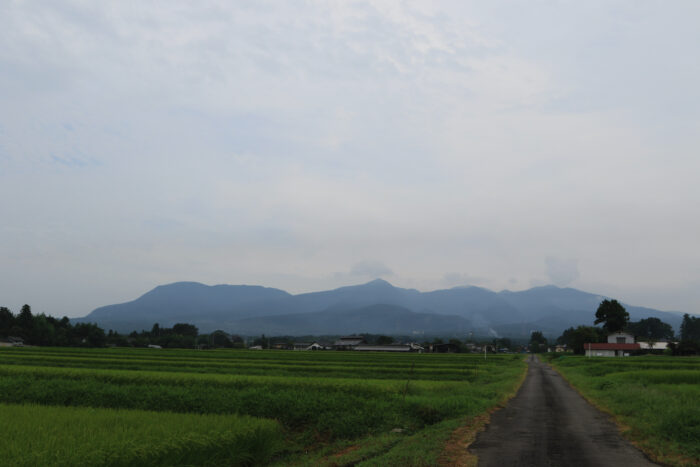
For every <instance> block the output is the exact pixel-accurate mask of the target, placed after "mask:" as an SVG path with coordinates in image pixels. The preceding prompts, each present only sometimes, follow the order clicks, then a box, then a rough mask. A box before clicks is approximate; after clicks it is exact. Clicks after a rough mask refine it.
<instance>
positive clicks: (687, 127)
mask: <svg viewBox="0 0 700 467" xmlns="http://www.w3.org/2000/svg"><path fill="white" fill-rule="evenodd" d="M698 18H700V2H698V1H696V0H688V1H681V0H678V1H673V2H668V1H643V0H630V1H610V0H604V1H585V2H582V1H573V0H572V1H561V2H557V1H518V2H516V1H512V2H501V1H473V2H467V1H464V0H458V1H454V2H425V1H415V2H401V1H369V2H364V1H359V2H357V1H353V2H316V1H299V2H262V1H260V0H253V1H250V2H245V1H236V2H227V1H197V2H192V1H174V0H167V1H162V2H150V1H139V2H122V1H114V2H106V1H105V2H102V1H100V2H94V1H75V2H70V1H55V0H47V1H14V0H6V1H2V2H0V190H1V193H2V198H1V201H0V305H4V306H8V307H10V308H11V309H12V310H13V311H19V308H20V306H21V305H22V304H23V303H29V304H30V305H32V308H33V310H34V311H35V312H46V313H49V314H53V315H56V316H62V315H68V316H82V315H85V314H87V313H88V312H90V311H91V310H92V309H93V308H95V307H97V306H101V305H106V304H111V303H117V302H123V301H128V300H132V299H134V298H136V297H138V296H139V295H141V294H142V293H145V292H146V291H148V290H150V289H151V288H153V287H155V286H157V285H159V284H164V283H169V282H174V281H181V280H192V281H199V282H204V283H207V284H219V283H228V284H260V285H266V286H271V287H279V288H282V289H285V290H287V291H289V292H293V293H294V292H306V291H315V290H322V289H326V288H330V287H336V286H342V285H349V284H357V283H362V282H366V281H368V280H371V279H374V278H376V277H382V278H384V279H386V280H388V281H390V282H391V283H393V284H395V285H397V286H402V287H413V288H417V289H419V290H433V289H437V288H447V287H454V286H459V285H477V286H481V287H486V288H489V289H492V290H501V289H506V288H507V289H510V290H522V289H527V288H530V287H532V286H537V285H544V284H555V285H558V286H570V287H575V288H578V289H582V290H586V291H589V292H594V293H600V294H606V295H610V296H613V297H615V298H618V299H620V300H623V301H625V302H627V303H630V304H635V305H643V306H651V307H657V308H660V309H663V310H678V311H683V312H691V313H698V312H700V183H699V180H700V86H699V84H698V83H700V28H699V27H698Z"/></svg>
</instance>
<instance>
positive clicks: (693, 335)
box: [681, 313, 700, 342]
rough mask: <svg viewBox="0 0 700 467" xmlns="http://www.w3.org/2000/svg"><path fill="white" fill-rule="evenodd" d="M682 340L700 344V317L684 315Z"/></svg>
mask: <svg viewBox="0 0 700 467" xmlns="http://www.w3.org/2000/svg"><path fill="white" fill-rule="evenodd" d="M681 340H684V341H691V342H700V317H695V316H690V315H689V314H688V313H686V314H684V315H683V322H682V323H681Z"/></svg>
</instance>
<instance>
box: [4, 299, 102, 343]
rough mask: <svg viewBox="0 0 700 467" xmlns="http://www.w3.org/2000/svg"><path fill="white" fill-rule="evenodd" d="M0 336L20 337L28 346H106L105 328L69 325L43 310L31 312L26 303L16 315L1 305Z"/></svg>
mask: <svg viewBox="0 0 700 467" xmlns="http://www.w3.org/2000/svg"><path fill="white" fill-rule="evenodd" d="M0 337H4V338H10V337H14V338H19V339H21V340H22V341H23V342H24V343H25V344H29V345H47V346H56V347H104V346H105V345H107V336H106V335H105V332H104V330H103V329H102V328H100V327H99V326H97V325H96V324H92V323H77V324H75V325H72V324H71V323H70V320H69V319H68V318H67V317H65V316H64V317H63V318H61V319H56V318H54V317H53V316H48V315H45V314H44V313H41V314H39V315H33V314H32V309H31V307H30V306H29V305H24V306H23V307H22V309H21V310H20V312H19V313H18V314H17V315H14V314H13V313H12V312H11V311H10V309H9V308H7V307H0Z"/></svg>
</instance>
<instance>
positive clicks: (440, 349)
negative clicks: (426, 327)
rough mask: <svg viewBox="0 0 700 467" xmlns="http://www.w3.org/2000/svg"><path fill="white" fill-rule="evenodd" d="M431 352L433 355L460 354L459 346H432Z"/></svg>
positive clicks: (449, 344)
mask: <svg viewBox="0 0 700 467" xmlns="http://www.w3.org/2000/svg"><path fill="white" fill-rule="evenodd" d="M430 351H431V352H433V353H459V345H457V344H452V343H447V344H431V345H430Z"/></svg>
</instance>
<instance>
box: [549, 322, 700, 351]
mask: <svg viewBox="0 0 700 467" xmlns="http://www.w3.org/2000/svg"><path fill="white" fill-rule="evenodd" d="M623 330H624V331H625V332H628V333H630V334H632V335H634V336H635V337H636V339H637V341H638V342H648V343H651V344H653V343H654V342H668V343H669V344H668V349H669V352H670V353H671V354H673V355H698V354H700V318H696V317H693V316H690V315H689V314H687V313H686V314H685V315H683V322H682V323H681V328H680V335H678V336H675V335H674V333H673V328H672V327H671V325H669V324H667V323H664V322H663V321H661V320H660V319H659V318H653V317H652V318H646V319H642V320H640V321H634V322H629V323H626V325H625V327H624V329H623ZM609 332H610V330H609V329H605V327H597V326H578V327H575V328H574V327H570V328H569V329H566V330H565V331H564V333H563V334H562V335H561V336H559V338H558V339H557V341H556V343H557V344H558V345H566V347H567V349H568V350H571V351H573V352H574V353H576V354H583V353H584V352H585V351H584V344H585V343H587V342H592V343H596V342H607V339H608V334H609ZM674 341H677V342H674Z"/></svg>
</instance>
